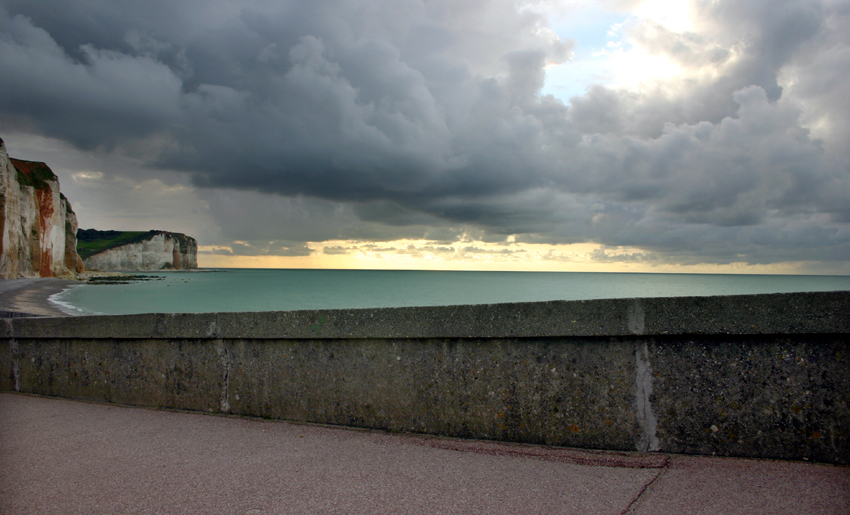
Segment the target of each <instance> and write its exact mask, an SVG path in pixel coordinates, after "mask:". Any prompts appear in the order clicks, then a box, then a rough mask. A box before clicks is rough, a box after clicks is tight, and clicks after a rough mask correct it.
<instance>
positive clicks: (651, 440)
mask: <svg viewBox="0 0 850 515" xmlns="http://www.w3.org/2000/svg"><path fill="white" fill-rule="evenodd" d="M635 383H636V387H637V390H636V392H635V404H636V406H635V407H636V410H637V413H636V415H637V421H638V424H639V426H640V428H641V435H640V438H639V439H638V442H637V450H638V451H641V452H646V451H660V450H661V443H660V442H659V441H658V438H657V437H656V436H655V430H656V428H657V426H658V422H657V421H656V419H655V414H654V413H652V404H650V399H649V397H650V395H652V369H651V368H650V366H649V349H648V348H647V345H646V342H640V343H638V345H637V349H636V350H635Z"/></svg>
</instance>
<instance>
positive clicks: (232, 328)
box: [0, 292, 850, 339]
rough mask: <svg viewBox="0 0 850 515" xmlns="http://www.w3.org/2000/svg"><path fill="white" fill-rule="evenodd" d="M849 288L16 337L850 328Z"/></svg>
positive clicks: (287, 315) (20, 326)
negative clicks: (844, 290) (846, 290)
mask: <svg viewBox="0 0 850 515" xmlns="http://www.w3.org/2000/svg"><path fill="white" fill-rule="evenodd" d="M848 313H850V292H817V293H783V294H767V295H733V296H717V297H669V298H646V299H609V300H588V301H550V302H528V303H515V304H489V305H488V304H482V305H469V306H436V307H412V308H379V309H350V310H347V309H339V310H314V311H281V312H273V311H270V312H248V313H199V314H194V313H188V314H155V313H152V314H142V315H113V316H96V317H70V318H49V319H38V320H24V319H21V320H14V321H11V322H8V323H7V325H6V326H5V327H2V326H0V337H3V336H7V337H8V336H11V337H17V338H37V337H67V338H76V337H84V338H150V337H157V338H314V339H317V338H318V339H336V338H503V337H511V338H522V337H547V336H620V335H625V336H631V335H646V336H652V335H676V334H731V335H734V334H737V335H746V334H816V333H850V316H848V315H847V314H848Z"/></svg>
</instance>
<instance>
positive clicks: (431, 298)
mask: <svg viewBox="0 0 850 515" xmlns="http://www.w3.org/2000/svg"><path fill="white" fill-rule="evenodd" d="M140 275H145V276H149V277H150V278H151V279H152V280H148V281H139V282H131V283H129V284H85V283H83V284H80V285H74V286H71V287H70V288H68V289H67V290H65V291H63V292H61V293H58V294H56V295H53V296H52V297H51V298H50V301H51V302H52V303H53V304H54V305H56V306H57V307H58V308H60V309H61V310H62V311H64V312H65V313H68V314H70V315H94V314H105V315H119V314H132V313H210V312H224V311H292V310H305V309H347V308H379V307H404V306H440V305H458V304H495V303H504V302H533V301H547V300H589V299H611V298H635V297H643V298H646V297H683V296H710V295H740V294H753V293H787V292H813V291H836V290H850V276H823V275H724V274H654V273H639V274H638V273H600V272H592V273H591V272H588V273H579V272H468V271H458V272H447V271H416V270H316V269H309V270H293V269H271V270H269V269H200V270H196V271H185V272H151V273H140Z"/></svg>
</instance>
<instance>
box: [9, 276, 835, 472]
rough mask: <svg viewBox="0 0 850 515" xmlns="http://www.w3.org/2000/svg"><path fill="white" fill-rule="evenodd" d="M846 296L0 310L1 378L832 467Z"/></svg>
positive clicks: (317, 418)
mask: <svg viewBox="0 0 850 515" xmlns="http://www.w3.org/2000/svg"><path fill="white" fill-rule="evenodd" d="M848 314H850V292H829V293H795V294H777V295H751V296H726V297H684V298H651V299H616V300H594V301H579V302H563V301H555V302H539V303H522V304H495V305H477V306H448V307H425V308H393V309H361V310H328V311H294V312H263V313H213V314H148V315H127V316H100V317H75V318H41V319H36V318H30V319H24V318H19V319H5V320H2V321H0V339H2V342H0V349H2V352H0V371H1V372H2V373H0V390H7V391H19V392H27V393H34V394H39V395H51V396H61V397H68V398H74V399H86V400H94V401H105V402H114V403H121V404H129V405H138V406H159V407H168V408H178V409H187V410H197V411H205V412H212V413H230V414H240V415H250V416H259V417H271V418H280V419H286V420H292V421H304V422H316V423H323V424H340V425H347V426H357V427H366V428H376V429H385V430H390V431H412V432H420V433H430V434H438V435H450V436H458V437H468V438H481V439H493V440H502V441H514V442H527V443H541V444H548V445H561V446H570V447H583V448H596V449H611V450H639V451H663V452H670V453H687V454H707V455H712V454H716V455H721V456H741V457H761V458H782V459H807V460H811V461H819V462H825V463H835V464H842V465H848V464H850V441H848V438H849V437H850V406H848V403H850V347H848V333H850V316H848Z"/></svg>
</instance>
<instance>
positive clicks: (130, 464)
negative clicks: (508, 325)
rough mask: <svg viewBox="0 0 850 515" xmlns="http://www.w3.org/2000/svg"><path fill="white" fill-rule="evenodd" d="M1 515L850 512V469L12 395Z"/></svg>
mask: <svg viewBox="0 0 850 515" xmlns="http://www.w3.org/2000/svg"><path fill="white" fill-rule="evenodd" d="M0 513H2V514H4V515H17V514H39V515H49V514H63V515H68V514H87V515H89V514H137V513H138V514H159V513H163V514H205V513H211V514H212V513H214V514H237V515H247V514H250V515H265V514H278V513H280V514H283V513H286V514H288V513H299V514H300V513H356V514H364V513H399V514H408V513H409V514H414V513H447V514H450V513H486V514H499V513H510V514H520V513H523V514H525V513H546V514H556V513H575V514H596V513H599V514H623V513H630V514H632V513H634V514H668V513H669V514H672V513H675V514H683V513H695V514H701V513H705V514H723V513H727V514H728V513H732V514H734V513H746V514H759V513H764V514H771V515H775V514H783V513H794V514H806V513H813V514H814V513H818V514H824V513H835V514H844V515H846V514H848V513H850V468H848V467H833V466H828V465H818V464H810V463H796V462H781V461H769V460H740V459H728V458H707V457H686V456H675V455H659V454H643V455H641V454H631V453H605V452H592V451H580V450H571V449H561V448H550V447H540V446H527V445H510V444H498V443H492V442H477V441H463V440H453V439H445V438H429V437H419V436H409V435H393V434H385V433H380V432H374V431H358V430H350V429H340V428H330V427H322V426H312V425H303V424H291V423H286V422H280V421H264V420H255V419H243V418H236V417H225V416H209V415H203V414H194V413H176V412H170V411H158V410H150V409H142V408H126V407H119V406H111V405H105V404H92V403H84V402H75V401H69V400H63V399H52V398H43V397H34V396H28V395H20V394H13V393H0Z"/></svg>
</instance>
